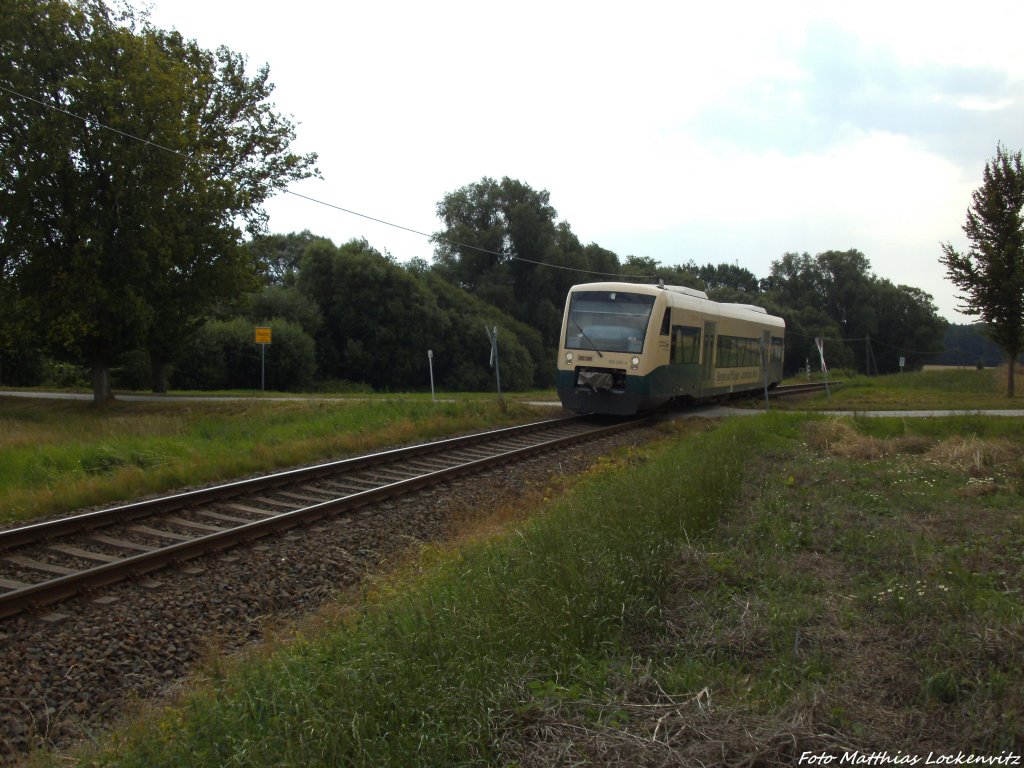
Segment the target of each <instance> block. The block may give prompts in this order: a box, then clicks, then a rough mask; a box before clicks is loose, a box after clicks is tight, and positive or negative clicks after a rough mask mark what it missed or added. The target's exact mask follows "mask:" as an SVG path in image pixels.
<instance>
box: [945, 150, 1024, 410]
mask: <svg viewBox="0 0 1024 768" xmlns="http://www.w3.org/2000/svg"><path fill="white" fill-rule="evenodd" d="M982 179H983V180H982V185H981V186H980V187H979V188H978V189H976V190H975V191H974V194H973V195H972V201H973V202H972V205H971V207H970V208H969V209H968V211H967V221H966V223H965V224H964V225H963V231H964V234H965V235H967V239H968V240H970V242H971V248H970V250H969V251H967V253H965V254H961V253H959V252H958V251H957V250H956V249H955V248H954V247H953V246H952V245H951V244H950V243H944V244H943V245H942V256H941V257H940V258H939V262H940V263H941V264H943V265H944V266H945V267H946V275H947V276H948V277H949V279H950V280H951V281H952V282H953V284H954V285H956V287H957V288H959V289H960V290H961V291H963V295H962V296H960V299H961V305H960V306H959V307H958V309H959V310H960V311H961V312H963V313H964V314H966V315H975V316H980V317H981V319H982V321H983V322H984V323H985V324H986V326H987V327H988V332H989V334H990V335H991V337H992V340H993V341H994V342H995V343H996V344H998V345H999V347H1000V349H1002V350H1003V353H1004V354H1005V355H1006V359H1007V362H1008V363H1009V365H1008V369H1009V372H1008V374H1007V381H1006V394H1007V397H1013V396H1014V390H1015V387H1014V369H1015V367H1016V363H1017V359H1018V358H1019V357H1020V353H1021V350H1022V348H1024V219H1022V215H1021V212H1022V209H1024V169H1022V167H1021V153H1020V152H1019V151H1018V152H1016V153H1010V152H1009V151H1007V149H1006V148H1005V147H1004V146H1003V145H1002V144H997V145H996V155H995V157H994V158H992V160H990V161H989V162H987V163H985V172H984V175H983V177H982Z"/></svg>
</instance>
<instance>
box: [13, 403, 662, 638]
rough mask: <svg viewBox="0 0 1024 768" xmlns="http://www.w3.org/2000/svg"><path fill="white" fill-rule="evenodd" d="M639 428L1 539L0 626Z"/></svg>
mask: <svg viewBox="0 0 1024 768" xmlns="http://www.w3.org/2000/svg"><path fill="white" fill-rule="evenodd" d="M645 422H646V419H636V420H631V421H625V422H623V421H618V422H614V423H609V422H595V421H594V420H592V419H587V418H584V417H579V416H576V417H570V418H565V419H554V420H551V421H544V422H538V423H534V424H528V425H524V426H520V427H510V428H507V429H500V430H495V431H491V432H484V433H478V434H474V435H468V436H465V437H459V438H452V439H448V440H440V441H436V442H431V443H425V444H422V445H416V446H411V447H408V448H400V449H396V450H391V451H385V452H382V453H377V454H371V455H368V456H361V457H357V458H352V459H345V460H342V461H336V462H330V463H326V464H321V465H317V466H313V467H305V468H302V469H297V470H292V471H288V472H281V473H276V474H273V475H267V476H264V477H259V478H254V479H251V480H245V481H240V482H235V483H228V484H225V485H219V486H214V487H210V488H204V489H200V490H196V491H190V492H187V493H180V494H175V495H171V496H166V497H160V498H155V499H150V500H147V501H142V502H138V503H134V504H127V505H122V506H118V507H112V508H109V509H103V510H100V511H97V512H91V513H87V514H82V515H76V516H72V517H66V518H61V519H58V520H53V521H49V522H43V523H37V524H34V525H29V526H24V527H21V528H14V529H10V530H6V531H0V618H3V617H8V616H12V615H15V614H18V613H21V612H24V611H32V610H37V609H40V608H41V607H43V606H46V605H49V604H53V603H56V602H58V601H61V600H65V599H68V598H70V597H73V596H75V595H79V594H82V593H88V592H91V591H94V590H97V589H100V588H102V587H105V586H108V585H110V584H114V583H116V582H119V581H123V580H125V579H131V578H137V577H140V576H143V575H145V574H148V573H150V572H152V571H155V570H157V569H161V568H165V567H167V566H170V565H180V564H182V563H185V562H187V561H188V560H191V559H194V558H197V557H200V556H203V555H206V554H209V553H212V552H218V551H222V550H225V549H228V548H230V547H234V546H237V545H239V544H246V543H249V542H252V541H255V540H257V539H259V538H261V537H264V536H268V535H271V534H274V533H277V532H280V531H283V530H287V529H289V528H292V527H295V526H298V525H305V524H308V523H310V522H312V521H315V520H317V519H319V518H322V517H325V516H327V515H335V514H339V513H341V512H344V511H347V510H352V509H356V508H359V507H362V506H365V505H367V504H371V503H374V502H378V501H382V500H384V499H388V498H391V497H394V496H398V495H401V494H404V493H409V492H411V491H415V490H417V489H420V488H425V487H427V486H430V485H436V484H439V483H443V482H446V481H448V480H451V479H453V478H455V477H459V476H462V475H467V474H471V473H474V472H480V471H482V470H485V469H487V468H489V467H494V466H497V465H501V464H506V463H509V462H514V461H519V460H521V459H524V458H527V457H530V456H534V455H536V454H538V453H543V452H546V451H551V450H555V449H559V448H564V447H566V446H569V445H571V444H573V443H578V442H582V441H587V440H592V439H597V438H599V437H603V436H605V435H608V434H611V433H613V432H617V431H621V430H625V429H630V428H633V427H636V426H639V425H640V424H643V423H645Z"/></svg>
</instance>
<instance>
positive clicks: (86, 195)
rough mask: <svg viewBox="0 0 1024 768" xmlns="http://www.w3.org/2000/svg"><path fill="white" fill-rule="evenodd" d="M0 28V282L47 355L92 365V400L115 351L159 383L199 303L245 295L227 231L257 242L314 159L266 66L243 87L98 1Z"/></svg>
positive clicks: (11, 2)
mask: <svg viewBox="0 0 1024 768" xmlns="http://www.w3.org/2000/svg"><path fill="white" fill-rule="evenodd" d="M2 15H3V17H4V18H5V25H4V28H3V29H4V32H3V33H2V34H0V85H3V86H4V90H3V91H0V153H2V154H0V181H2V184H0V188H2V192H0V278H2V279H4V280H5V281H6V282H7V283H8V286H9V287H10V288H11V289H12V290H13V291H14V292H15V293H16V295H17V297H18V301H19V311H21V312H24V313H26V315H27V316H29V317H31V318H32V319H33V320H34V321H36V322H38V323H39V325H40V328H41V333H42V335H43V336H44V337H45V340H46V342H47V343H48V345H49V346H50V348H51V349H52V350H53V351H54V352H55V353H56V354H59V355H62V356H65V357H67V358H68V359H74V360H84V361H86V362H88V363H89V364H90V365H91V366H92V369H93V391H94V398H95V400H96V401H97V402H100V401H103V400H105V399H108V398H109V397H110V386H109V367H110V364H111V361H112V360H113V359H115V358H116V357H117V355H119V354H120V353H122V352H125V351H128V350H131V349H133V348H137V347H139V346H140V345H148V347H149V349H150V352H151V355H153V358H154V367H155V368H156V369H160V367H161V365H162V363H163V362H164V361H166V359H167V358H168V357H170V356H173V353H174V351H175V350H174V345H175V343H176V342H180V340H181V339H183V338H185V337H187V335H188V334H189V333H191V332H193V331H194V330H195V329H196V328H197V327H198V326H199V325H200V323H201V321H202V316H203V313H204V311H205V309H206V308H207V307H208V306H209V305H210V303H212V302H213V301H215V300H216V299H218V298H222V297H225V296H231V295H233V294H235V293H237V292H239V291H240V290H242V289H244V288H245V287H247V286H250V285H252V284H253V279H254V275H255V267H254V263H253V261H252V260H251V259H250V258H248V256H247V254H245V253H243V252H242V251H241V250H240V248H239V245H240V242H241V230H240V225H244V226H245V227H246V229H247V230H248V231H249V232H250V233H255V232H258V231H260V230H261V229H262V228H263V227H264V225H265V221H266V215H265V213H264V212H263V209H262V206H263V203H264V202H265V200H266V199H267V198H268V197H269V196H270V195H271V194H273V193H274V192H275V191H277V190H280V189H282V188H283V187H284V186H285V185H286V184H287V183H288V182H289V181H291V180H294V179H298V178H304V177H306V176H308V175H311V174H312V173H314V170H313V164H314V163H315V155H306V156H298V155H295V154H293V153H291V152H290V151H289V146H290V142H291V140H292V139H293V138H294V131H293V128H292V126H291V124H290V123H289V122H288V121H287V120H285V119H284V118H282V117H280V116H279V115H277V114H276V113H275V112H274V111H273V110H272V108H271V105H270V104H269V103H268V97H269V95H270V93H271V91H272V86H271V85H270V84H269V82H268V71H267V68H266V67H264V68H262V69H261V70H259V72H258V73H257V74H256V76H255V77H252V78H250V77H247V76H246V74H245V60H244V58H243V57H242V56H240V55H238V54H235V53H232V52H231V51H229V50H228V49H226V48H220V49H218V50H217V51H216V52H210V51H206V50H204V49H202V48H200V47H199V46H198V45H197V44H196V43H195V42H194V41H185V40H183V39H182V37H181V36H180V35H179V34H178V33H176V32H170V33H168V32H162V31H159V30H156V29H153V28H152V27H149V26H148V25H146V24H145V23H143V24H142V25H141V28H139V25H138V22H137V21H136V19H135V18H134V16H133V14H132V12H131V10H130V9H129V10H128V11H126V12H124V13H123V14H122V15H120V16H117V15H115V14H114V13H113V12H112V11H111V10H110V9H109V8H108V7H107V6H106V5H105V4H104V2H103V0H4V12H3V14H2ZM136 137H138V138H136ZM139 138H141V139H143V140H141V141H140V140H139ZM157 378H160V377H159V376H158V377H157ZM158 386H159V383H158Z"/></svg>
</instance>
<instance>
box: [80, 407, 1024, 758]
mask: <svg viewBox="0 0 1024 768" xmlns="http://www.w3.org/2000/svg"><path fill="white" fill-rule="evenodd" d="M980 423H981V422H980V421H977V420H971V421H963V420H960V419H934V420H928V421H924V420H921V421H913V422H911V421H909V420H907V421H904V420H882V421H878V422H875V421H872V422H870V425H872V428H871V429H865V428H864V426H865V425H866V424H868V422H867V421H856V420H851V419H834V418H830V419H822V418H817V417H809V416H804V415H794V414H782V413H777V412H773V413H771V414H763V415H758V416H751V417H744V418H737V419H734V420H731V421H727V422H725V423H724V424H722V425H721V426H718V427H715V428H708V427H704V426H694V425H693V423H692V422H691V423H689V424H688V425H687V426H685V427H684V428H685V429H687V430H689V432H687V433H686V434H685V435H680V436H677V437H676V436H674V437H673V438H672V439H669V440H667V441H666V442H665V443H664V444H663V445H660V446H658V447H656V448H652V449H648V450H645V451H642V452H635V453H631V454H627V455H620V456H619V457H618V459H617V460H615V461H605V462H602V463H601V464H600V465H599V466H597V467H596V468H595V469H593V470H592V471H591V472H589V473H587V475H586V476H584V477H582V478H579V479H578V480H577V481H576V482H575V483H574V484H573V485H572V487H571V488H570V489H569V491H568V492H567V493H566V494H564V495H563V496H562V497H561V498H559V499H557V500H554V501H551V502H549V503H547V504H544V505H542V509H541V510H540V511H539V512H538V513H536V514H535V515H533V516H531V517H529V518H528V520H527V521H526V522H525V523H522V524H517V525H515V526H513V527H512V529H511V530H509V531H508V532H506V533H501V532H498V533H492V534H491V535H488V536H487V537H485V538H482V539H476V540H471V541H469V542H468V543H465V542H464V543H463V544H461V545H460V546H449V547H435V548H431V549H427V550H424V551H423V552H422V553H421V555H420V557H418V558H416V559H415V560H414V561H413V562H412V563H411V564H410V565H408V566H407V567H406V568H405V569H403V570H402V571H400V572H399V573H398V574H395V575H393V576H392V577H390V578H384V579H382V580H380V581H378V582H377V583H376V586H375V587H374V589H373V590H372V591H371V593H370V594H369V596H368V597H367V600H366V601H365V603H363V604H361V605H360V606H358V607H356V608H348V609H344V608H339V609H337V611H336V612H335V614H333V618H332V617H328V618H327V619H326V620H325V621H324V622H323V625H322V626H317V627H316V628H307V629H306V630H304V631H299V632H297V633H296V635H295V637H294V638H293V639H292V640H290V641H289V642H283V643H281V644H280V645H279V646H278V647H277V648H275V649H273V653H270V652H269V651H268V652H267V653H261V654H251V655H250V656H249V657H248V658H245V659H243V660H239V661H236V662H234V663H230V664H227V665H226V666H218V667H217V668H216V669H212V670H210V671H209V675H210V679H209V680H207V681H206V682H205V683H202V684H198V685H197V686H196V687H195V688H194V690H193V691H192V692H191V693H190V694H189V695H188V696H186V697H185V698H184V699H183V700H182V701H181V702H180V703H179V704H178V705H176V706H174V707H172V708H170V709H167V710H163V711H158V712H156V713H154V714H153V715H151V716H150V717H148V718H144V719H143V720H141V721H140V722H138V723H136V724H135V725H134V726H133V727H132V728H131V729H129V730H127V731H122V732H121V733H119V734H118V735H117V736H116V737H115V738H114V739H113V740H112V741H110V742H108V743H107V744H106V745H105V746H104V747H103V748H101V749H99V750H97V751H91V752H89V753H87V754H84V755H79V757H80V758H81V759H82V760H83V761H84V762H85V763H86V764H96V765H114V764H116V765H127V766H131V765H184V764H188V765H254V766H256V765H283V766H287V765H342V764H343V765H356V766H358V765H374V766H387V765H395V766H399V765H401V766H407V765H408V766H413V765H423V766H427V765H483V764H513V765H524V766H526V765H553V764H577V763H580V764H635V765H660V764H698V763H704V764H710V763H715V764H741V763H744V762H757V763H758V764H788V763H790V762H792V761H793V760H795V759H796V758H798V757H799V756H800V755H801V753H802V752H804V751H813V752H815V753H821V752H824V751H831V752H833V753H835V752H836V751H840V752H841V751H842V750H848V749H860V750H867V751H870V750H872V749H875V750H877V749H882V750H888V751H889V752H890V753H892V754H896V753H897V751H902V752H903V753H904V754H922V755H923V754H927V752H928V751H929V750H937V751H939V752H941V753H943V754H945V753H949V752H952V753H953V754H954V755H955V754H956V752H957V750H961V749H962V750H965V751H967V752H975V753H978V754H994V755H999V754H1000V751H1001V750H1007V749H1011V748H1013V747H1014V745H1018V746H1019V744H1020V743H1021V740H1022V739H1024V727H1022V723H1024V694H1022V689H1021V685H1020V683H1021V680H1022V678H1024V632H1022V629H1021V627H1022V626H1024V601H1022V590H1024V580H1022V576H1021V574H1022V572H1024V571H1022V568H1021V565H1022V564H1024V563H1022V556H1021V554H1020V553H1021V546H1022V545H1024V520H1022V518H1021V515H1020V490H1021V488H1020V486H1019V482H1018V481H1019V479H1020V477H1022V476H1024V472H1022V469H1021V457H1022V456H1024V440H1022V437H1021V434H1020V430H1019V427H1018V426H1017V424H1016V422H1015V421H1011V420H1007V419H990V420H985V422H984V423H985V429H984V430H983V434H984V436H977V435H975V436H965V435H964V434H963V429H964V428H965V426H968V427H971V428H973V427H975V426H977V425H978V424H980ZM694 431H696V432H698V433H697V434H695V433H694ZM968 440H969V441H970V447H969V449H968V450H967V451H966V452H965V451H963V450H960V449H959V448H958V447H957V446H958V444H959V443H960V442H964V441H968ZM965 456H966V457H967V458H966V459H965ZM979 482H982V483H984V485H985V488H984V490H983V491H981V492H979V491H978V490H977V486H978V484H979Z"/></svg>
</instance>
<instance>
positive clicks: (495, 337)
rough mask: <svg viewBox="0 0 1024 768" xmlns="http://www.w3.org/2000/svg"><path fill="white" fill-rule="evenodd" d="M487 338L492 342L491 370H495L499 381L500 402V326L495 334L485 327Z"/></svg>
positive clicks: (495, 375)
mask: <svg viewBox="0 0 1024 768" xmlns="http://www.w3.org/2000/svg"><path fill="white" fill-rule="evenodd" d="M484 331H485V332H486V333H487V338H488V339H490V340H491V368H493V369H494V377H495V378H496V379H497V381H498V400H501V366H500V365H498V326H494V334H493V335H492V334H491V329H490V328H488V327H487V326H486V325H484Z"/></svg>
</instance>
